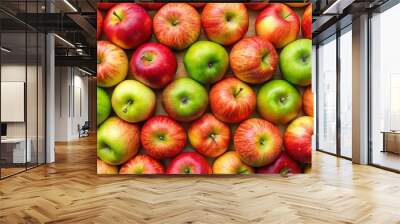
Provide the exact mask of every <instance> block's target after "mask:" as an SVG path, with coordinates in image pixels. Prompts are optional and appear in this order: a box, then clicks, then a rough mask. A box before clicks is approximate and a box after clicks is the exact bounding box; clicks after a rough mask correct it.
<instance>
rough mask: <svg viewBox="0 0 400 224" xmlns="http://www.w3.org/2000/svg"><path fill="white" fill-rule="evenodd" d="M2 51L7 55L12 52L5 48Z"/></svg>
mask: <svg viewBox="0 0 400 224" xmlns="http://www.w3.org/2000/svg"><path fill="white" fill-rule="evenodd" d="M0 49H1V51H4V52H6V53H10V52H11V50H9V49H7V48H5V47H1V48H0Z"/></svg>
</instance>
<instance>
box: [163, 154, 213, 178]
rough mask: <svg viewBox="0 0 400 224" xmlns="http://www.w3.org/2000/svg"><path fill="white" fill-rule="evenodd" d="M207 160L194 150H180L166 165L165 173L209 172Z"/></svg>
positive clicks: (210, 171)
mask: <svg viewBox="0 0 400 224" xmlns="http://www.w3.org/2000/svg"><path fill="white" fill-rule="evenodd" d="M211 173H212V169H211V166H210V164H208V161H207V160H206V159H205V158H204V157H203V156H201V155H200V154H198V153H196V152H182V153H181V154H179V155H178V156H177V157H175V158H174V159H173V160H172V161H171V162H170V163H169V165H168V168H167V174H211Z"/></svg>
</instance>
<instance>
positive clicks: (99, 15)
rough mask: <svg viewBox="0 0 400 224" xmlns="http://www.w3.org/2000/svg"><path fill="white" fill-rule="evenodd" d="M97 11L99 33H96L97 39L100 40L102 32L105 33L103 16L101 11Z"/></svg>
mask: <svg viewBox="0 0 400 224" xmlns="http://www.w3.org/2000/svg"><path fill="white" fill-rule="evenodd" d="M96 11H97V33H96V38H97V39H100V38H101V32H102V31H103V15H102V14H101V12H100V11H99V10H96Z"/></svg>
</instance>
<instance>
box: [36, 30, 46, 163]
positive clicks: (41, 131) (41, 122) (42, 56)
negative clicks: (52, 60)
mask: <svg viewBox="0 0 400 224" xmlns="http://www.w3.org/2000/svg"><path fill="white" fill-rule="evenodd" d="M38 37H39V43H38V44H39V45H38V52H39V53H38V57H39V63H38V79H37V82H38V87H37V88H38V105H37V107H38V114H37V115H38V118H37V119H38V143H37V146H38V164H43V163H45V162H46V159H45V158H46V148H45V140H46V139H45V120H46V117H45V115H46V112H45V111H46V108H45V99H46V98H45V97H46V96H45V93H46V92H45V89H46V84H45V81H46V79H45V77H46V76H45V70H44V68H45V64H46V62H45V60H46V52H45V44H46V37H45V35H44V34H42V33H39V36H38Z"/></svg>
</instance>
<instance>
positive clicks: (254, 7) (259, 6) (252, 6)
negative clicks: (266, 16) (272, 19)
mask: <svg viewBox="0 0 400 224" xmlns="http://www.w3.org/2000/svg"><path fill="white" fill-rule="evenodd" d="M267 5H268V3H246V7H247V8H248V9H251V10H261V9H263V8H265V7H266V6H267Z"/></svg>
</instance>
